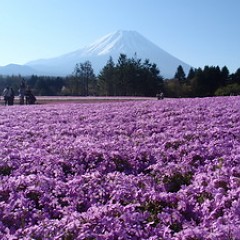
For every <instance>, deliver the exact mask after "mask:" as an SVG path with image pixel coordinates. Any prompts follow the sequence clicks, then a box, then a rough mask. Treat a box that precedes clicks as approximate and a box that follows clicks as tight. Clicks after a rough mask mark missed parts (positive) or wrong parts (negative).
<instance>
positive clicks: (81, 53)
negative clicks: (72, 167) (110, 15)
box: [0, 31, 191, 78]
mask: <svg viewBox="0 0 240 240" xmlns="http://www.w3.org/2000/svg"><path fill="white" fill-rule="evenodd" d="M121 53H123V54H126V55H127V57H129V58H130V57H134V56H135V55H137V58H140V59H142V60H143V61H144V60H145V59H149V60H150V62H152V63H156V64H157V66H158V68H159V70H160V74H161V75H162V76H163V77H165V78H171V77H173V76H174V74H175V72H176V70H177V67H178V66H179V65H182V67H183V69H184V71H185V73H186V74H187V73H188V71H189V69H190V68H191V66H190V65H188V64H186V63H184V62H183V61H181V60H179V59H178V58H176V57H174V56H172V55H171V54H169V53H167V52H166V51H164V50H163V49H161V48H159V47H158V46H157V45H155V44H154V43H152V42H151V41H149V40H148V39H146V38H145V37H143V36H142V35H141V34H139V33H138V32H136V31H116V32H113V33H109V34H107V35H106V36H104V37H102V38H100V39H98V40H97V41H95V42H94V43H92V44H90V45H88V46H86V47H83V48H81V49H78V50H76V51H73V52H70V53H67V54H64V55H61V56H58V57H55V58H49V59H39V60H35V61H31V62H28V63H26V64H25V65H22V71H23V69H25V68H26V72H31V71H30V70H31V69H32V71H33V72H34V73H33V74H36V73H37V75H39V74H40V75H50V76H52V75H59V76H65V75H70V74H71V73H72V72H73V70H74V67H75V65H76V64H77V63H83V62H85V61H87V60H88V61H90V62H91V64H92V67H93V69H94V72H95V73H96V74H98V73H99V72H100V70H101V69H102V68H103V67H104V66H105V65H106V63H107V61H108V60H109V57H110V56H111V57H112V58H113V61H114V62H115V63H117V60H118V58H119V55H120V54H121ZM19 69H20V68H19ZM19 69H18V70H19ZM2 70H5V67H1V68H0V74H1V72H2ZM19 71H20V70H19ZM5 72H6V71H5Z"/></svg>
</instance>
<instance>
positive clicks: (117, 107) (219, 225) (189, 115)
mask: <svg viewBox="0 0 240 240" xmlns="http://www.w3.org/2000/svg"><path fill="white" fill-rule="evenodd" d="M239 120H240V97H219V98H201V99H200V98H196V99H164V100H163V101H157V100H149V101H129V102H110V103H85V104H80V103H63V104H46V105H32V106H30V105H29V106H9V107H4V106H1V107H0V139H1V140H0V156H1V159H0V239H2V240H9V239H12V240H13V239H16V240H19V239H23V240H28V239H29V240H30V239H35V240H45V239H46V240H49V239H53V240H57V239H62V240H75V239H76V240H103V239H109V240H117V239H119V240H126V239H131V240H137V239H141V240H142V239H143V240H147V239H150V240H161V239H162V240H168V239H169V240H170V239H174V240H239V239H240V125H239Z"/></svg>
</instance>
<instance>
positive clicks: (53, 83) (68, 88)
mask: <svg viewBox="0 0 240 240" xmlns="http://www.w3.org/2000/svg"><path fill="white" fill-rule="evenodd" d="M22 79H23V77H22V76H21V75H18V76H0V89H1V90H3V89H4V88H5V87H6V86H7V85H10V86H11V87H12V88H13V89H14V91H15V92H17V91H18V89H19V84H20V82H21V81H22ZM24 79H25V81H26V83H27V85H28V86H29V87H30V88H31V89H32V91H33V93H34V94H35V95H37V96H41V95H42V96H59V95H68V96H70V95H71V96H149V97H154V96H156V94H158V93H160V92H162V93H164V95H165V96H166V97H207V96H220V95H238V94H240V68H239V69H238V70H237V71H236V72H235V73H232V74H230V72H229V70H228V68H227V67H226V66H224V67H222V68H220V67H219V66H216V67H215V66H205V67H204V68H203V69H202V68H197V69H194V68H191V69H190V71H189V72H188V73H185V72H184V70H183V67H182V66H181V65H179V66H178V68H177V69H176V73H175V75H174V77H173V78H172V79H164V78H163V77H162V76H161V74H160V70H159V69H158V67H157V65H156V64H155V63H151V62H150V61H149V60H148V59H145V60H144V61H142V59H139V58H137V56H136V55H135V56H134V57H132V58H128V57H127V55H125V54H120V56H119V58H118V60H117V63H115V62H114V61H113V59H112V57H110V58H109V60H108V61H107V63H106V65H105V66H104V67H103V69H102V70H101V71H100V73H99V74H98V75H97V76H96V75H95V73H94V70H93V68H92V64H91V62H90V61H86V62H83V63H77V64H76V66H75V68H74V69H73V72H72V74H70V75H69V76H66V77H52V76H51V77H50V76H36V75H32V76H29V77H24Z"/></svg>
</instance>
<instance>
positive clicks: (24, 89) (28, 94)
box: [2, 80, 37, 106]
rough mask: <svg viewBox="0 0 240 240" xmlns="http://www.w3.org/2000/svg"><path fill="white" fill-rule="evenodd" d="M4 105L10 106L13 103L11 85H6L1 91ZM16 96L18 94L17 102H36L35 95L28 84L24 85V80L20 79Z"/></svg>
mask: <svg viewBox="0 0 240 240" xmlns="http://www.w3.org/2000/svg"><path fill="white" fill-rule="evenodd" d="M2 96H3V100H4V105H5V106H7V105H8V106H10V105H13V104H14V100H15V92H14V90H13V88H12V87H9V86H7V87H6V88H5V89H4V90H3V93H2ZM18 96H19V104H20V105H24V104H35V103H36V100H37V99H36V97H35V96H34V94H33V93H32V91H31V89H30V87H29V86H26V83H25V81H24V80H22V82H21V85H20V88H19V90H18Z"/></svg>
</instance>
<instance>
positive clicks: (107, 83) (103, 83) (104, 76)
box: [98, 57, 116, 96]
mask: <svg viewBox="0 0 240 240" xmlns="http://www.w3.org/2000/svg"><path fill="white" fill-rule="evenodd" d="M115 75H116V69H115V64H114V62H113V59H112V57H110V58H109V60H108V62H107V64H106V65H105V66H104V67H103V69H102V71H101V72H100V74H99V76H98V78H99V83H98V87H99V94H100V95H105V96H115V95H116V81H115V80H116V79H115Z"/></svg>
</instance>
